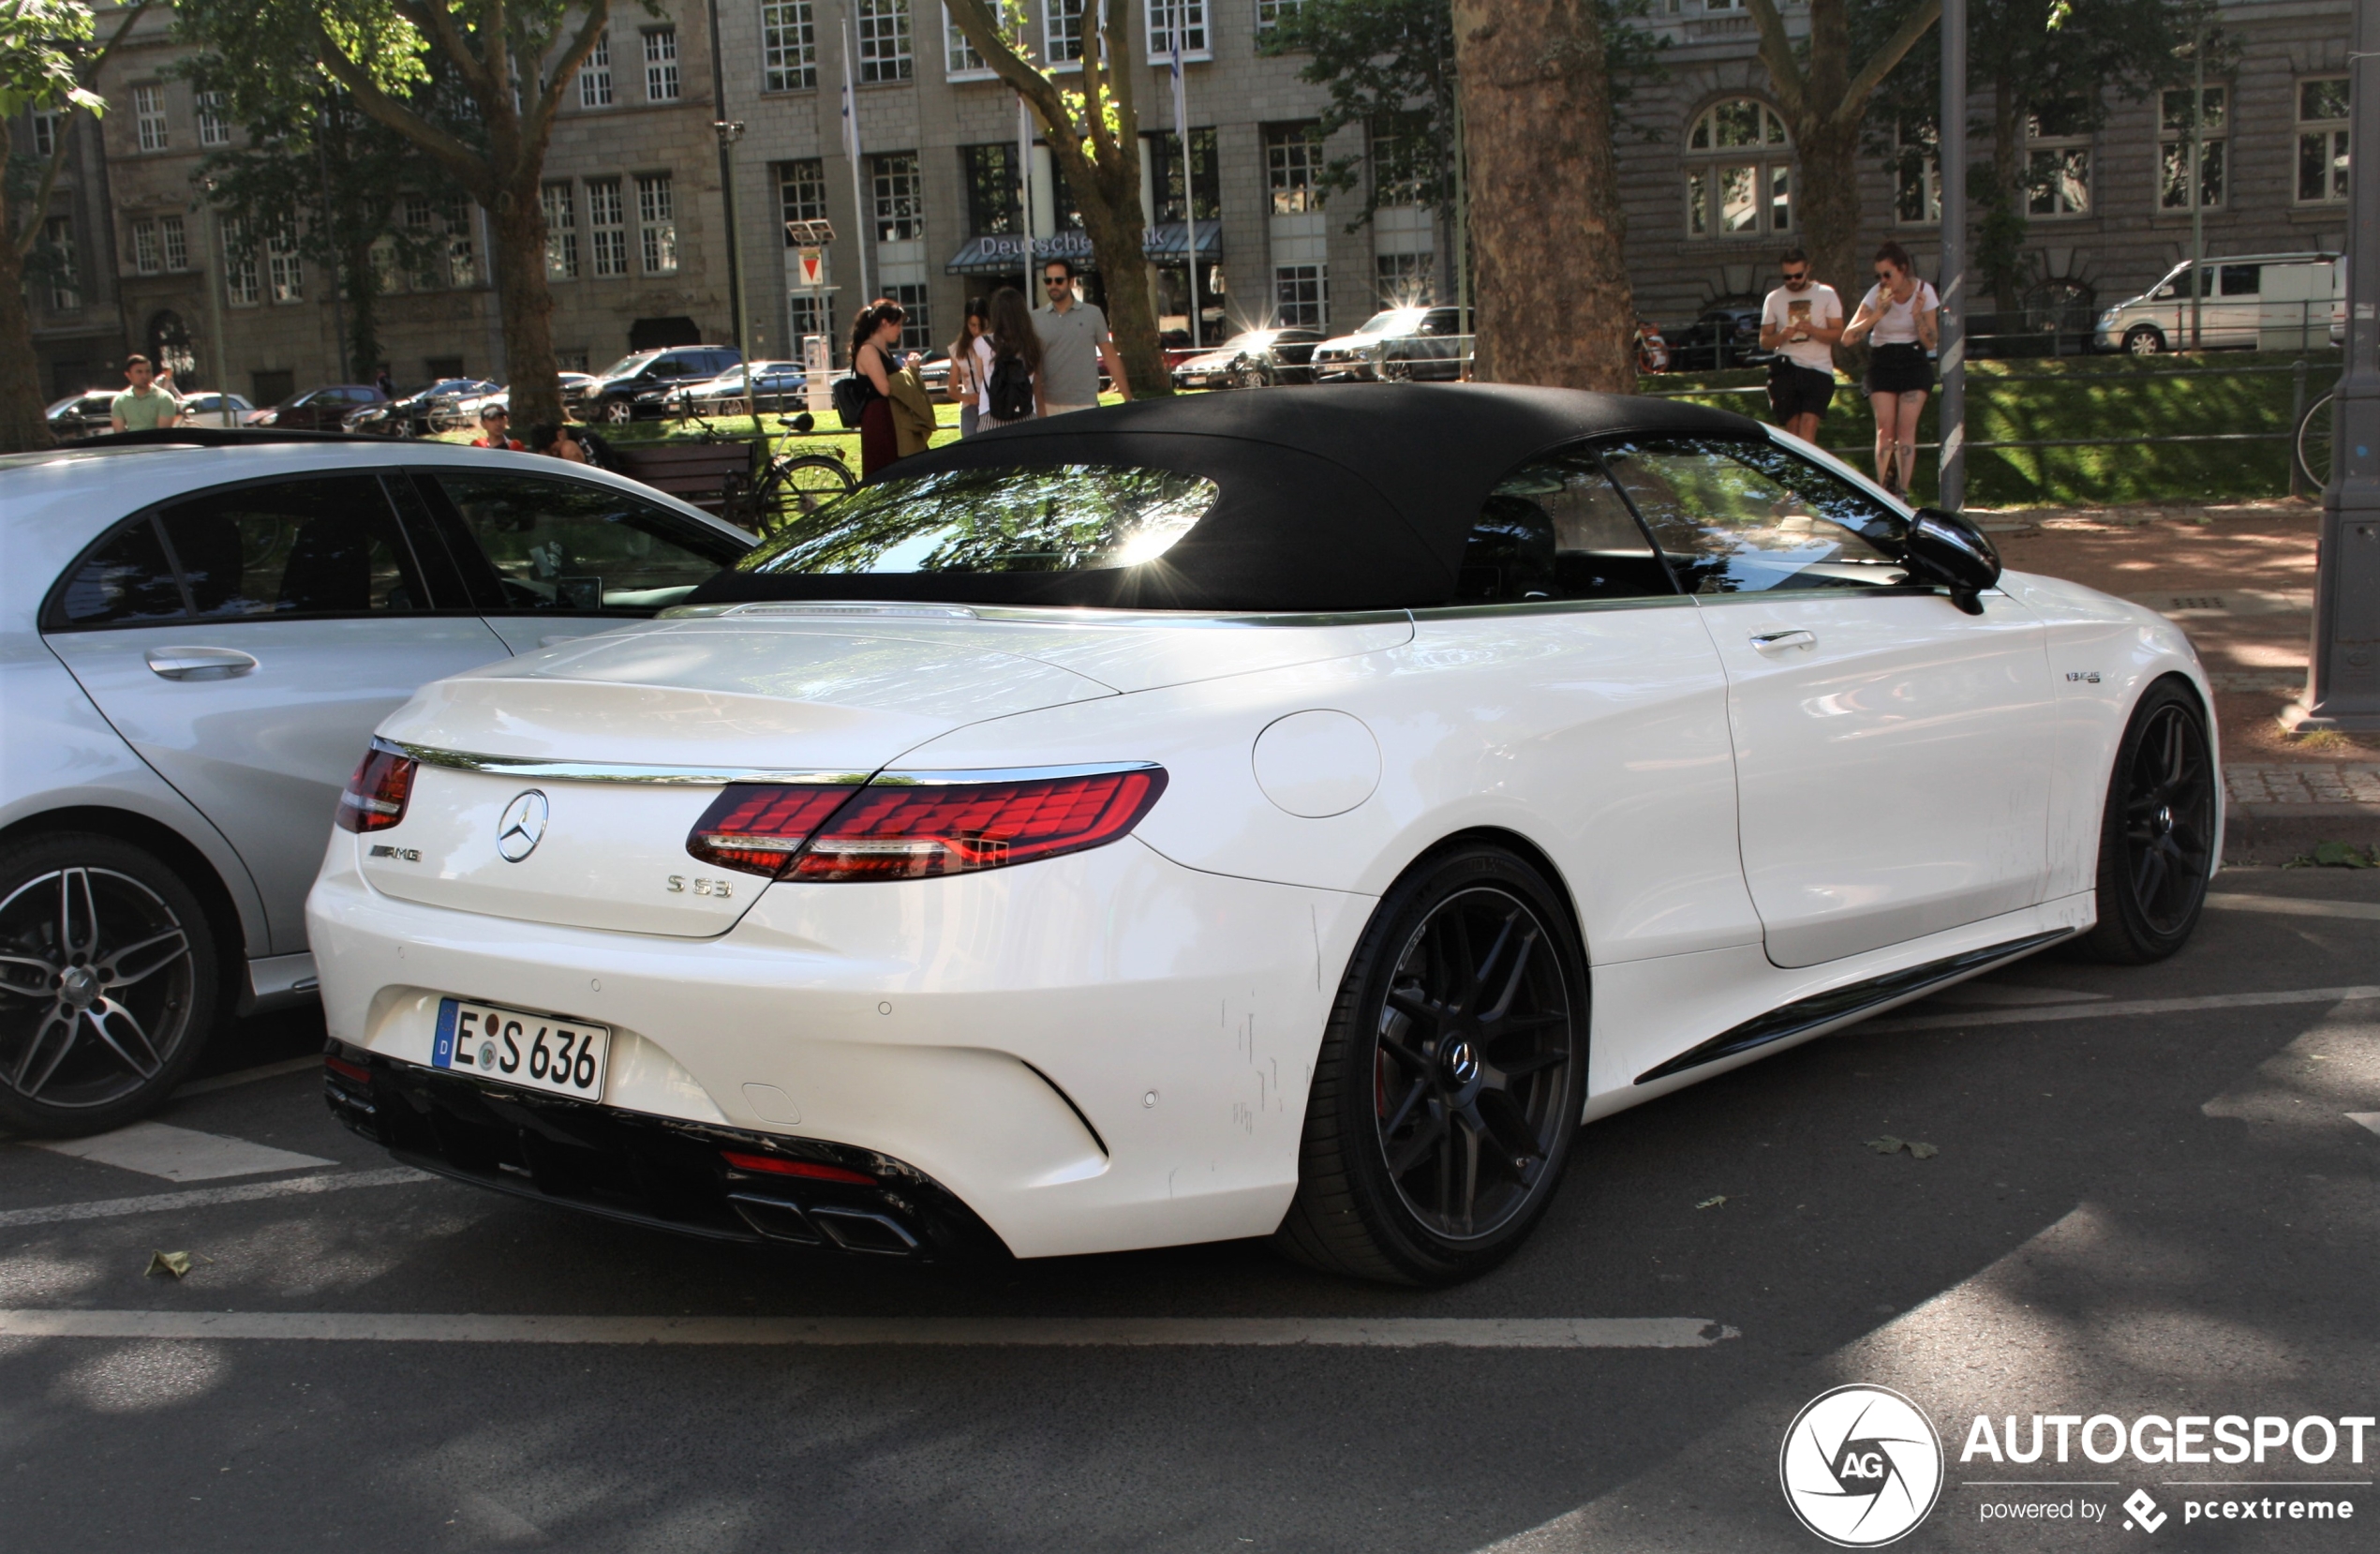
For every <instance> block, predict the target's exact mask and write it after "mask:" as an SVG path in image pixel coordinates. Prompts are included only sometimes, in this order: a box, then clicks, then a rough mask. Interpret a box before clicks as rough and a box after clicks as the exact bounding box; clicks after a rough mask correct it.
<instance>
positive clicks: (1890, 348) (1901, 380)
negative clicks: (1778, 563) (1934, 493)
mask: <svg viewBox="0 0 2380 1554" xmlns="http://www.w3.org/2000/svg"><path fill="white" fill-rule="evenodd" d="M1940 309H1941V298H1939V297H1937V296H1936V295H1935V294H1934V289H1933V288H1932V287H1931V286H1928V285H1926V283H1925V282H1924V281H1922V280H1920V279H1918V278H1917V273H1916V266H1915V265H1914V264H1913V263H1912V262H1911V260H1910V257H1909V250H1908V249H1907V248H1904V247H1901V246H1900V245H1899V244H1897V243H1887V244H1885V245H1884V246H1883V247H1881V248H1879V249H1877V250H1876V284H1875V285H1873V286H1871V287H1869V288H1868V289H1867V295H1866V296H1864V297H1862V298H1860V299H1859V311H1858V312H1857V313H1855V314H1853V315H1852V321H1851V322H1850V323H1849V324H1848V325H1846V326H1845V327H1844V330H1843V343H1844V344H1846V345H1856V344H1857V343H1858V342H1859V341H1861V340H1862V339H1867V340H1868V341H1869V343H1870V345H1871V346H1872V347H1873V349H1872V350H1871V351H1869V352H1868V356H1867V402H1868V403H1869V404H1870V405H1872V406H1874V407H1875V409H1876V478H1877V479H1878V480H1880V481H1882V482H1883V483H1884V489H1885V490H1887V491H1890V492H1892V493H1893V494H1894V495H1895V496H1900V495H1904V494H1906V493H1907V492H1908V490H1909V483H1910V481H1911V479H1913V478H1914V477H1915V476H1916V473H1917V418H1918V417H1919V416H1920V415H1923V414H1924V413H1925V411H1926V395H1927V394H1928V393H1930V392H1932V390H1933V387H1934V360H1933V357H1932V356H1931V355H1930V354H1928V352H1930V351H1932V350H1933V349H1934V342H1935V339H1936V335H1935V328H1936V320H1935V315H1936V313H1937V312H1938V311H1940Z"/></svg>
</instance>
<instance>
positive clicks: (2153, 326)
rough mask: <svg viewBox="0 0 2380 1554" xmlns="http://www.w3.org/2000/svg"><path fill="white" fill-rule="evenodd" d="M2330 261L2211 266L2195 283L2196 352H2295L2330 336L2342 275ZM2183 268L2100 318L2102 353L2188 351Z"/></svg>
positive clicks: (2297, 257) (2299, 257)
mask: <svg viewBox="0 0 2380 1554" xmlns="http://www.w3.org/2000/svg"><path fill="white" fill-rule="evenodd" d="M2338 257H2339V256H2338V255H2336V254H2328V253H2298V254H2236V255H2231V256H2227V257H2225V258H2222V259H2215V258H2209V259H2208V260H2207V261H2205V265H2206V267H2205V268H2204V269H2203V270H2200V271H2198V272H2197V276H2198V312H2199V318H2198V328H2199V331H2200V333H2199V344H2201V345H2203V346H2207V347H2209V348H2215V347H2224V346H2234V347H2242V348H2245V349H2248V350H2254V349H2257V348H2258V347H2260V346H2261V347H2262V348H2263V349H2265V350H2268V351H2298V350H2303V349H2304V348H2306V347H2307V346H2312V345H2318V344H2320V343H2321V342H2322V340H2323V338H2324V337H2325V336H2327V335H2328V326H2329V321H2330V305H2331V303H2332V302H2333V301H2334V300H2335V299H2336V298H2337V297H2338V296H2340V295H2342V294H2343V293H2342V292H2341V291H2339V290H2338V288H2339V286H2340V283H2341V278H2342V277H2343V274H2344V272H2343V267H2341V266H2339V265H2338V264H2337V263H2336V262H2335V261H2337V259H2338ZM2195 268H2196V267H2195V266H2194V264H2193V263H2192V261H2189V260H2186V259H2185V260H2183V261H2181V262H2180V263H2179V264H2177V265H2175V266H2174V267H2173V269H2172V270H2171V271H2169V272H2167V274H2166V276H2165V277H2164V279H2163V280H2161V281H2159V282H2158V283H2157V284H2156V285H2154V286H2152V287H2150V288H2149V290H2148V291H2146V292H2144V293H2143V294H2141V295H2139V296H2136V297H2135V298H2133V299H2132V300H2131V301H2129V302H2120V303H2118V304H2117V305H2116V306H2113V307H2110V308H2108V309H2107V310H2106V311H2105V312H2104V313H2102V314H2100V315H2099V324H2098V327H2097V328H2096V329H2094V330H2093V331H2092V333H2091V343H2092V345H2093V346H2094V347H2095V348H2097V349H2098V350H2101V351H2130V352H2131V353H2132V354H2134V355H2135V356H2153V355H2155V354H2156V353H2157V352H2158V351H2174V350H2179V349H2180V348H2182V347H2184V346H2187V345H2189V344H2190V343H2191V335H2190V330H2191V317H2190V314H2191V306H2190V304H2191V297H2190V286H2191V275H2192V272H2193V271H2194V269H2195Z"/></svg>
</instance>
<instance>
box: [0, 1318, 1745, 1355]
mask: <svg viewBox="0 0 2380 1554" xmlns="http://www.w3.org/2000/svg"><path fill="white" fill-rule="evenodd" d="M1741 1336H1742V1335H1740V1334H1739V1333H1737V1332H1736V1330H1735V1329H1734V1328H1732V1327H1727V1326H1723V1325H1722V1324H1720V1323H1718V1322H1707V1321H1705V1320H1703V1318H1701V1317H576V1316H486V1315H481V1314H476V1313H471V1312H458V1313H456V1314H454V1315H452V1316H439V1315H431V1314H424V1313H419V1312H409V1311H394V1312H391V1311H121V1310H118V1311H43V1310H0V1337H5V1338H192V1339H203V1338H261V1339H271V1340H292V1339H295V1340H307V1339H331V1340H336V1341H348V1342H363V1343H503V1344H524V1343H533V1344H704V1345H714V1344H749V1345H753V1346H766V1347H787V1346H796V1347H832V1348H844V1347H850V1346H854V1345H903V1346H906V1345H931V1346H938V1347H950V1346H967V1347H979V1348H1035V1349H1084V1348H1120V1349H1149V1348H1218V1349H1240V1348H1281V1347H1295V1346H1298V1345H1312V1346H1316V1347H1324V1348H1336V1349H1707V1348H1709V1347H1710V1346H1711V1345H1712V1344H1715V1343H1720V1342H1723V1341H1725V1340H1727V1339H1729V1338H1734V1337H1741Z"/></svg>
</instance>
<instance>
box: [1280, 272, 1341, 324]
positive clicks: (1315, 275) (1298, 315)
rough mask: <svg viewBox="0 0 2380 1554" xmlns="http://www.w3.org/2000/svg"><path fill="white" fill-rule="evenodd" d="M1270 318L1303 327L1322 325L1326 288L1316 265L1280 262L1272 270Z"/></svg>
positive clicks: (1325, 304)
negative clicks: (1271, 307) (1271, 314)
mask: <svg viewBox="0 0 2380 1554" xmlns="http://www.w3.org/2000/svg"><path fill="white" fill-rule="evenodd" d="M1272 297H1273V314H1274V317H1273V321H1274V322H1275V323H1279V324H1284V325H1299V326H1302V327H1304V328H1307V329H1319V328H1321V327H1322V316H1323V314H1324V313H1325V312H1326V311H1328V310H1329V306H1330V288H1329V286H1328V285H1327V284H1326V283H1325V279H1324V276H1323V273H1322V266H1321V265H1319V264H1284V265H1281V266H1279V267H1278V268H1276V269H1275V270H1274V271H1273V272H1272Z"/></svg>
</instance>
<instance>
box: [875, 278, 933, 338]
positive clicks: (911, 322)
mask: <svg viewBox="0 0 2380 1554" xmlns="http://www.w3.org/2000/svg"><path fill="white" fill-rule="evenodd" d="M885 295H886V296H888V297H890V298H892V300H893V301H895V302H897V303H899V304H900V306H901V313H902V317H901V321H900V349H901V350H903V351H931V350H932V349H933V348H934V326H933V324H932V323H931V321H929V320H928V319H927V317H926V288H925V287H924V286H923V285H922V284H920V285H916V286H887V287H885Z"/></svg>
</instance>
